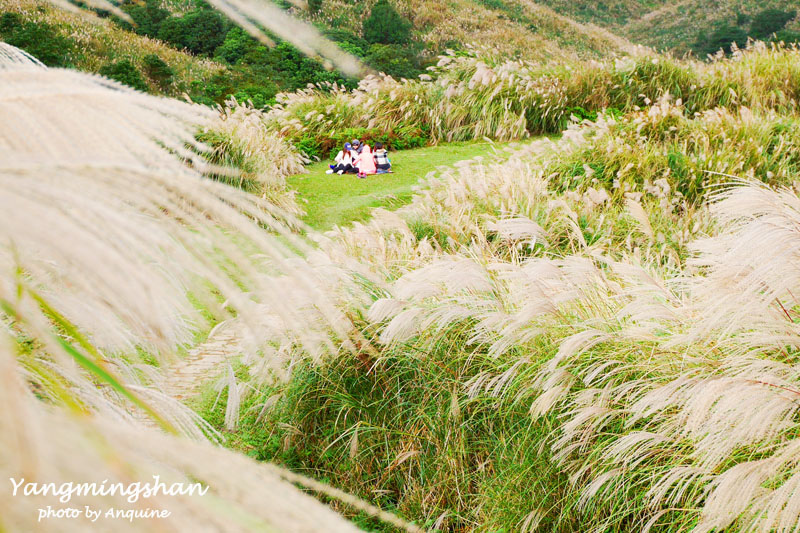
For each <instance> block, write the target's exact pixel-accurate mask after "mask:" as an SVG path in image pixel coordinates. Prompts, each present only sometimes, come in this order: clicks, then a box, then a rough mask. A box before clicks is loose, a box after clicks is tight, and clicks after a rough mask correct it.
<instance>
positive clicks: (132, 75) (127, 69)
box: [99, 59, 147, 91]
mask: <svg viewBox="0 0 800 533" xmlns="http://www.w3.org/2000/svg"><path fill="white" fill-rule="evenodd" d="M99 73H100V74H102V75H103V76H105V77H107V78H111V79H112V80H116V81H118V82H120V83H124V84H125V85H127V86H128V87H133V88H134V89H137V90H139V91H147V83H145V81H144V78H143V77H142V73H141V72H139V69H137V68H136V65H134V64H133V63H131V62H130V61H129V60H128V59H122V60H120V61H115V62H113V63H106V64H105V65H103V66H102V67H100V70H99Z"/></svg>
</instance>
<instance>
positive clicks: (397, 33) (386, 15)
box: [363, 0, 411, 45]
mask: <svg viewBox="0 0 800 533" xmlns="http://www.w3.org/2000/svg"><path fill="white" fill-rule="evenodd" d="M363 32H364V39H366V40H367V41H368V42H370V43H382V44H398V45H402V44H406V43H408V42H409V41H411V23H410V22H409V21H408V20H406V19H405V17H403V16H402V15H400V13H398V12H397V10H396V9H395V8H394V7H392V5H391V4H390V3H389V2H388V0H378V2H377V3H376V4H375V5H374V6H373V7H372V11H371V12H370V14H369V17H367V18H366V20H364V30H363Z"/></svg>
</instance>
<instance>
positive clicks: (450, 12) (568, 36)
mask: <svg viewBox="0 0 800 533" xmlns="http://www.w3.org/2000/svg"><path fill="white" fill-rule="evenodd" d="M373 4H374V2H355V3H354V2H345V1H343V0H324V1H323V2H322V7H321V9H320V11H319V12H318V13H317V14H313V15H310V14H306V16H307V17H309V18H310V19H311V20H312V21H314V22H315V23H317V24H318V25H321V26H327V27H333V28H346V29H348V30H350V31H353V32H355V33H359V32H361V28H362V25H363V20H364V18H365V15H366V14H367V13H368V12H369V10H370V9H371V6H372V5H373ZM395 5H396V7H397V8H398V10H400V11H401V12H402V13H403V14H404V15H405V16H406V17H407V18H408V19H409V20H410V21H411V22H412V24H413V27H414V33H415V35H416V37H417V38H418V39H419V40H420V41H422V42H424V43H425V46H426V48H427V49H428V50H430V51H442V50H443V49H444V48H448V47H459V46H463V45H477V46H481V47H485V48H489V49H493V50H496V51H499V52H500V53H504V54H508V55H511V56H515V57H520V58H525V59H529V60H536V61H542V60H544V61H546V60H551V59H575V58H579V57H583V58H586V57H603V56H607V55H609V54H616V53H621V52H625V51H627V50H628V49H629V48H630V46H631V45H630V43H629V42H627V41H626V40H624V39H621V38H619V37H617V36H616V35H613V34H612V33H610V32H608V31H607V30H605V29H602V28H599V27H597V26H594V25H586V24H580V23H577V22H575V21H574V20H571V19H570V18H568V17H565V16H562V15H559V14H557V13H555V12H554V11H552V10H550V9H548V8H547V7H546V6H542V5H539V4H537V3H534V2H532V1H529V0H450V1H448V2H447V4H446V6H443V5H442V3H441V2H436V1H433V0H401V1H397V2H395Z"/></svg>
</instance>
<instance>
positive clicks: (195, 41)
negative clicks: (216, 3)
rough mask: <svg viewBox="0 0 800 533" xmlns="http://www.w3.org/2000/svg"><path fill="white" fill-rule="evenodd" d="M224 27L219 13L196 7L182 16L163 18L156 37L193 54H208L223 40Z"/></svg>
mask: <svg viewBox="0 0 800 533" xmlns="http://www.w3.org/2000/svg"><path fill="white" fill-rule="evenodd" d="M225 29H226V28H225V22H224V21H223V19H222V16H221V15H220V14H219V13H217V12H216V11H212V10H210V9H198V10H195V11H190V12H188V13H186V14H185V15H183V16H182V17H176V16H172V17H169V18H167V19H165V20H164V21H163V22H162V23H161V25H160V27H159V29H158V38H159V39H161V40H162V41H166V42H168V43H171V44H174V45H175V46H177V47H179V48H185V49H187V50H189V51H190V52H192V53H193V54H202V55H208V56H210V55H212V54H213V53H214V50H216V49H217V47H218V46H219V45H221V44H222V42H223V41H224V39H225Z"/></svg>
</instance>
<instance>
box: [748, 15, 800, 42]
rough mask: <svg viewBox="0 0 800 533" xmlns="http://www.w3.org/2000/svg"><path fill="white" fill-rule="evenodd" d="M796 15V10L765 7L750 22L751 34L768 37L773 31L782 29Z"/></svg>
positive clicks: (760, 37) (762, 37)
mask: <svg viewBox="0 0 800 533" xmlns="http://www.w3.org/2000/svg"><path fill="white" fill-rule="evenodd" d="M796 15H797V12H796V11H782V10H780V9H765V10H763V11H761V12H759V13H757V14H756V15H755V16H754V17H753V22H752V23H751V24H750V36H751V37H755V38H756V39H766V38H768V37H769V36H770V35H772V34H773V33H775V32H778V31H781V30H782V29H783V28H784V27H785V26H786V24H787V23H788V22H789V21H790V20H792V19H793V18H794V17H795V16H796Z"/></svg>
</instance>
